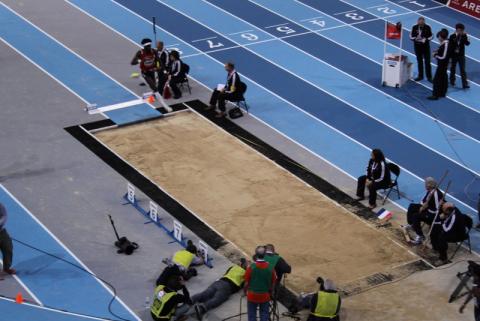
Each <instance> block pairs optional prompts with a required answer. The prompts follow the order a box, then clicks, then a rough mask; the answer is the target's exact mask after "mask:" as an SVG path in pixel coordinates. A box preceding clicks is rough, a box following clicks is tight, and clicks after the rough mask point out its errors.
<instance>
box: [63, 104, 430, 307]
mask: <svg viewBox="0 0 480 321" xmlns="http://www.w3.org/2000/svg"><path fill="white" fill-rule="evenodd" d="M204 107H205V105H204V104H203V103H202V102H200V101H198V100H196V101H192V102H187V103H183V104H178V105H175V108H174V110H177V111H178V110H182V109H187V108H190V109H192V110H194V111H195V112H197V113H198V114H200V115H201V116H203V117H205V118H207V119H208V120H209V121H211V122H213V123H214V124H216V125H217V126H219V127H221V128H222V129H224V130H225V131H227V132H228V133H230V134H232V135H233V136H235V137H236V138H238V139H240V140H241V141H242V142H243V143H245V144H246V145H248V146H250V147H251V148H253V149H255V150H256V151H257V152H259V153H260V154H262V155H264V156H265V157H267V158H269V159H270V160H272V161H273V162H275V163H276V164H277V165H278V166H280V167H282V168H284V169H286V170H287V171H289V172H290V173H291V174H293V175H294V176H296V177H297V178H299V179H300V180H302V181H303V182H305V183H306V184H308V185H310V186H312V187H313V188H315V189H317V190H318V191H320V192H321V193H322V194H324V195H325V196H327V197H328V198H329V199H330V200H331V201H332V202H333V203H335V204H337V205H340V206H341V207H342V209H343V210H345V211H348V212H349V213H350V214H352V215H354V216H355V217H357V218H358V219H359V220H361V221H363V222H364V223H365V224H367V225H368V226H369V227H371V228H374V229H375V228H376V227H375V225H376V217H375V214H374V213H372V212H371V211H370V210H369V209H368V208H366V207H365V206H363V205H362V204H360V203H358V202H355V201H354V200H353V199H352V198H351V197H350V196H348V195H347V194H345V193H344V192H342V191H340V190H339V189H338V188H336V187H335V186H333V185H331V184H330V183H328V182H326V181H324V180H323V179H321V178H320V177H318V176H316V175H315V174H313V173H311V172H310V171H309V170H308V169H306V168H304V167H303V166H301V165H300V164H298V163H297V162H295V161H294V160H292V159H290V158H288V157H287V156H285V155H283V154H282V153H281V152H279V151H277V150H276V149H274V148H273V147H271V146H269V145H268V144H266V143H265V142H263V141H261V140H260V139H258V138H257V137H255V136H254V135H252V134H250V133H249V132H247V131H245V130H244V129H242V128H241V127H239V126H238V125H236V124H235V123H233V122H231V121H229V120H228V119H220V120H219V119H215V118H214V117H213V114H211V113H206V112H204V111H203V108H204ZM112 126H115V124H112V123H111V121H110V122H109V121H106V120H102V121H98V122H93V123H88V124H83V125H78V126H71V127H68V128H65V130H66V131H67V132H69V133H70V134H71V135H72V136H74V137H75V138H76V139H77V140H79V141H80V142H81V143H82V144H83V145H85V146H86V147H87V148H89V149H90V150H91V151H92V152H93V153H95V154H96V155H97V156H98V157H99V158H101V159H102V160H103V161H105V162H106V163H107V164H108V165H109V166H111V167H112V168H113V169H115V170H116V171H117V172H118V173H119V174H121V175H122V176H123V177H124V178H125V179H126V180H127V181H129V182H130V183H132V184H133V185H135V186H136V187H137V188H138V189H139V190H141V191H142V193H144V194H145V195H146V196H148V197H149V198H150V199H152V200H153V201H155V202H157V203H158V204H162V207H164V208H165V210H166V211H167V212H169V213H170V214H171V215H172V216H174V217H175V218H176V219H178V220H179V221H181V222H182V223H183V224H184V225H185V226H186V227H187V228H189V229H190V230H191V231H192V232H193V233H195V234H196V235H197V236H198V237H200V238H201V239H203V240H204V241H205V242H207V244H208V245H209V246H210V247H212V248H213V249H214V250H216V251H218V252H220V253H221V254H223V255H224V256H226V257H227V258H229V259H230V260H232V261H233V260H235V259H236V258H238V257H239V256H244V255H245V253H242V251H240V250H239V249H238V248H237V247H236V246H235V245H234V244H232V243H231V242H229V241H228V240H227V239H226V238H225V237H224V236H223V235H221V234H220V233H218V232H217V231H216V230H215V229H214V228H213V227H211V226H208V225H207V224H206V223H205V222H203V221H202V220H200V218H199V217H198V216H197V215H195V214H194V213H193V212H192V211H190V210H189V209H188V208H186V207H185V206H183V205H182V204H181V203H180V202H178V201H177V200H175V199H174V198H173V197H171V196H170V195H169V194H167V193H166V192H165V191H163V190H162V188H161V187H160V186H158V185H156V184H155V183H154V182H152V181H151V180H149V179H148V178H147V177H146V176H145V175H143V174H142V173H141V172H139V171H138V170H137V169H135V168H133V167H132V166H130V165H129V164H128V163H127V162H126V161H125V160H123V159H122V158H121V157H119V156H118V155H117V154H115V153H114V152H113V151H111V150H110V149H109V148H108V147H107V146H105V145H104V144H103V143H101V142H100V141H99V140H97V139H96V138H95V137H94V136H93V135H92V133H91V132H90V131H95V130H99V129H102V128H112ZM382 229H383V231H384V232H385V236H386V237H387V238H389V239H390V240H391V241H392V242H394V243H396V244H398V245H399V246H401V247H403V248H405V249H406V250H407V251H410V252H412V251H411V250H410V249H409V248H408V247H407V246H404V245H403V244H402V239H401V238H402V237H403V236H401V234H399V231H398V229H395V228H393V227H391V226H387V227H382ZM400 233H401V232H400ZM428 259H429V258H428V257H427V260H428ZM428 261H429V260H428ZM431 267H432V266H431V264H429V263H427V262H425V261H424V260H423V259H421V258H419V259H418V260H414V261H412V262H408V263H406V264H404V265H401V266H399V267H397V268H394V269H391V270H390V271H380V272H378V273H376V274H374V275H372V276H365V277H364V278H361V279H359V280H356V281H354V282H351V283H349V284H346V285H343V286H342V290H344V294H345V295H353V294H355V293H360V292H363V291H365V290H366V289H368V288H371V287H374V286H378V285H379V284H382V283H388V282H391V281H394V280H396V279H399V278H402V277H404V276H405V275H407V274H411V273H414V272H416V271H420V270H425V269H430V268H431ZM284 290H285V291H282V293H283V296H282V298H280V299H281V301H282V303H284V304H286V305H288V304H289V302H291V299H292V298H293V295H295V294H294V293H292V292H291V291H289V290H288V289H284Z"/></svg>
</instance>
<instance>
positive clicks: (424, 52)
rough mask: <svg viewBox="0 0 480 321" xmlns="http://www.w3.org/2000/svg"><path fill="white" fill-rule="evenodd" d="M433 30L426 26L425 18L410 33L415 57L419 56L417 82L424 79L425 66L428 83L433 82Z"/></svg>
mask: <svg viewBox="0 0 480 321" xmlns="http://www.w3.org/2000/svg"><path fill="white" fill-rule="evenodd" d="M432 37H433V34H432V28H430V26H429V25H427V24H425V18H423V17H420V18H418V20H417V24H416V25H414V26H413V27H412V31H410V39H411V40H412V41H413V44H414V48H415V56H417V66H418V75H417V78H415V81H420V80H422V79H423V64H424V63H425V73H426V74H427V79H428V81H430V82H431V81H432V67H431V65H430V40H432Z"/></svg>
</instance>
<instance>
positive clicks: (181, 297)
mask: <svg viewBox="0 0 480 321" xmlns="http://www.w3.org/2000/svg"><path fill="white" fill-rule="evenodd" d="M181 282H182V283H181V285H180V286H181V290H182V293H183V294H180V293H178V292H177V291H179V290H180V289H179V286H177V285H175V284H173V283H171V282H168V283H167V284H166V285H163V284H160V285H158V286H157V287H156V288H155V292H154V297H153V303H152V305H151V307H150V314H151V315H152V318H153V320H155V321H169V320H170V319H171V318H172V317H173V316H175V320H177V321H180V320H185V319H186V316H185V314H186V313H187V311H188V309H189V306H190V305H192V301H191V299H190V295H189V293H188V290H187V288H186V287H185V284H184V283H183V281H181ZM182 303H183V305H181V306H180V307H178V305H179V304H182Z"/></svg>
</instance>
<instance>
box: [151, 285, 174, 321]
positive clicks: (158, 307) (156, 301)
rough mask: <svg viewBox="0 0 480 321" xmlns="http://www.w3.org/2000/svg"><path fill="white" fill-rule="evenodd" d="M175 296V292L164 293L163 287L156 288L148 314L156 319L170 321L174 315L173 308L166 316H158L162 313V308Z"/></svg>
mask: <svg viewBox="0 0 480 321" xmlns="http://www.w3.org/2000/svg"><path fill="white" fill-rule="evenodd" d="M176 295H177V292H165V286H164V285H159V286H157V287H156V288H155V294H154V298H153V303H152V306H151V307H150V312H152V314H153V315H154V316H155V317H157V318H160V319H165V320H170V318H171V317H172V315H173V314H174V313H175V310H176V307H175V306H174V307H173V309H172V310H171V311H169V312H168V313H167V314H166V315H162V316H160V314H161V313H162V312H163V307H164V306H165V304H166V303H167V302H168V301H169V300H170V299H172V298H173V297H174V296H176Z"/></svg>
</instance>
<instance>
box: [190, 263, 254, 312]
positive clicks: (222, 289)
mask: <svg viewBox="0 0 480 321" xmlns="http://www.w3.org/2000/svg"><path fill="white" fill-rule="evenodd" d="M246 269H247V260H245V259H243V258H242V259H241V261H240V265H237V264H235V265H232V266H231V267H230V268H229V269H228V270H227V271H226V272H225V274H224V275H223V277H221V278H220V279H219V280H217V281H215V282H213V283H212V284H211V285H210V286H209V287H208V288H207V289H206V290H205V291H203V292H200V293H197V294H195V295H194V296H192V302H193V303H194V304H195V305H194V307H195V313H196V315H197V319H198V320H201V319H202V318H203V316H204V315H205V313H206V312H207V311H209V310H212V309H214V308H216V307H218V306H220V305H221V304H222V303H224V302H225V301H227V300H228V298H229V297H230V295H232V294H234V293H236V292H238V291H239V290H240V289H242V288H243V285H244V282H245V271H246Z"/></svg>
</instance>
